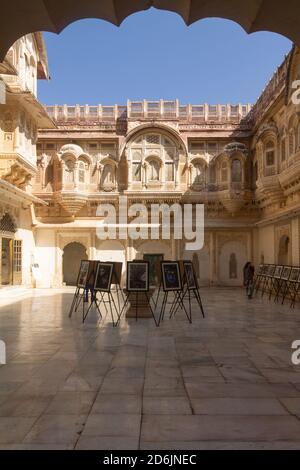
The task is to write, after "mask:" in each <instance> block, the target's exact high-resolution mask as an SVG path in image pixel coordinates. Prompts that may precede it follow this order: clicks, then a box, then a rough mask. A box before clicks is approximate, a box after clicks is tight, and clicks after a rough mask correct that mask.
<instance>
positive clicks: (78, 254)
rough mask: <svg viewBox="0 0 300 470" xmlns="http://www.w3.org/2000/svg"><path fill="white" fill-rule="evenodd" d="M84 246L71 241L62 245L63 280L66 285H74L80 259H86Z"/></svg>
mask: <svg viewBox="0 0 300 470" xmlns="http://www.w3.org/2000/svg"><path fill="white" fill-rule="evenodd" d="M87 258H88V257H87V252H86V247H85V246H84V245H82V244H81V243H78V242H71V243H69V244H68V245H66V246H65V247H64V252H63V282H65V283H66V285H67V286H75V285H76V280H77V275H78V271H79V267H80V261H81V260H82V259H87Z"/></svg>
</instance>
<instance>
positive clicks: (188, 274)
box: [183, 261, 197, 290]
mask: <svg viewBox="0 0 300 470" xmlns="http://www.w3.org/2000/svg"><path fill="white" fill-rule="evenodd" d="M183 266H184V274H185V279H186V284H187V288H188V289H190V290H193V289H197V282H196V278H195V273H194V266H193V263H192V262H191V261H184V262H183Z"/></svg>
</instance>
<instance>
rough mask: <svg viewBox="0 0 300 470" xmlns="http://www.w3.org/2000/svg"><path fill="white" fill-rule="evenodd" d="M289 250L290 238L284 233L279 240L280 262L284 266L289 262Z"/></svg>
mask: <svg viewBox="0 0 300 470" xmlns="http://www.w3.org/2000/svg"><path fill="white" fill-rule="evenodd" d="M289 251H290V238H289V237H288V236H287V235H283V236H282V237H281V238H280V240H279V247H278V264H280V265H283V266H284V265H287V264H289Z"/></svg>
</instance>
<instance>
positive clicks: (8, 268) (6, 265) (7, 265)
mask: <svg viewBox="0 0 300 470" xmlns="http://www.w3.org/2000/svg"><path fill="white" fill-rule="evenodd" d="M12 263H13V239H12V238H2V249H1V284H2V285H3V286H7V285H10V284H12V283H13V279H12V274H13V265H12Z"/></svg>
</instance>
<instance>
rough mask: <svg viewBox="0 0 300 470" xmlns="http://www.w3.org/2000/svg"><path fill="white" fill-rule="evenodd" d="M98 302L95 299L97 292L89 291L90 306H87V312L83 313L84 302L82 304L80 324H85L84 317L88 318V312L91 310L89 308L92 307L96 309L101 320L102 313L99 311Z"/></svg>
mask: <svg viewBox="0 0 300 470" xmlns="http://www.w3.org/2000/svg"><path fill="white" fill-rule="evenodd" d="M100 302H101V301H100ZM100 302H99V301H98V299H97V292H95V291H91V302H90V305H89V306H88V309H87V311H86V312H85V302H83V304H82V323H84V322H85V320H86V317H87V316H88V314H89V311H90V310H91V308H92V307H93V305H94V306H95V307H96V309H97V311H98V313H99V316H100V318H101V319H102V313H101V311H100Z"/></svg>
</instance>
